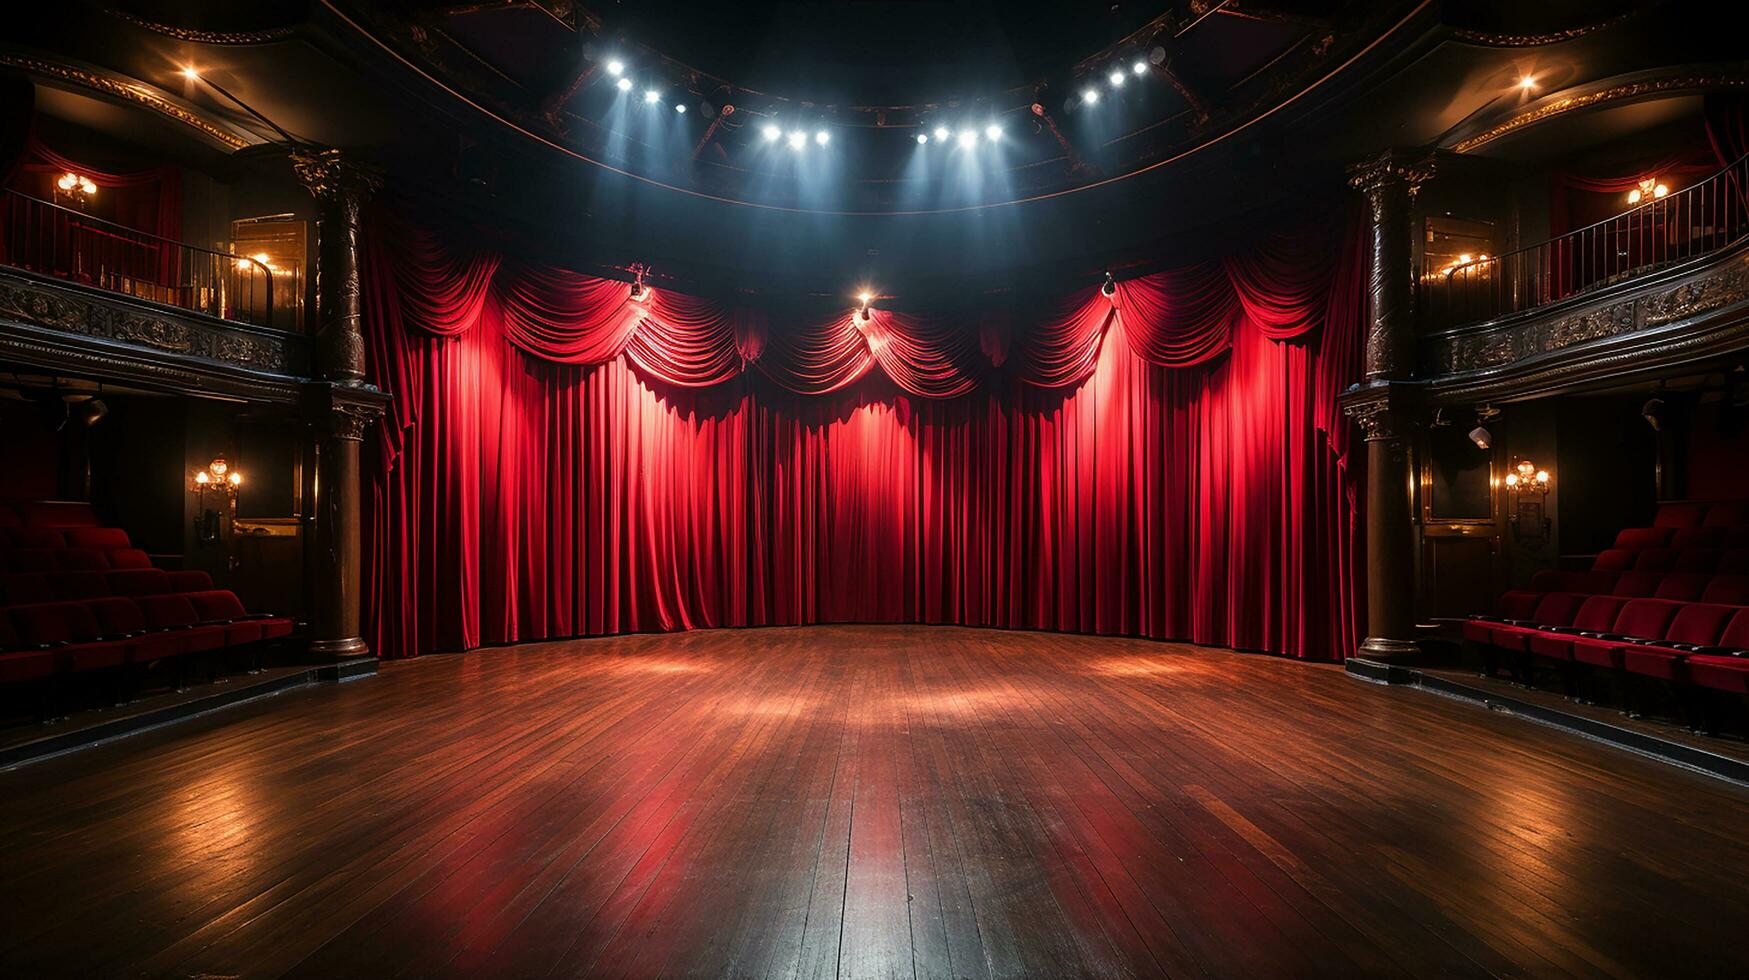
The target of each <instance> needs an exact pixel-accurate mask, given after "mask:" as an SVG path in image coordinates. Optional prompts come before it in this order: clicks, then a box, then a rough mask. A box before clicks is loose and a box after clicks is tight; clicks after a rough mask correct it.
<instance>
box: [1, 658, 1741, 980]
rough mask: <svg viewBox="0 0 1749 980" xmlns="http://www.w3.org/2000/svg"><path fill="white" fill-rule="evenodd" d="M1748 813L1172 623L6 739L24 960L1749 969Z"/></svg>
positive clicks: (469, 671) (500, 969) (705, 971)
mask: <svg viewBox="0 0 1749 980" xmlns="http://www.w3.org/2000/svg"><path fill="white" fill-rule="evenodd" d="M1746 803H1749V793H1745V792H1744V791H1743V790H1741V789H1740V788H1738V787H1734V786H1731V785H1729V784H1726V783H1722V782H1719V781H1716V780H1709V779H1706V778H1704V777H1700V776H1698V775H1694V774H1691V773H1687V772H1683V771H1681V770H1677V769H1674V768H1671V767H1667V766H1662V765H1659V764H1656V763H1653V762H1650V761H1647V760H1644V759H1640V758H1637V757H1634V756H1632V755H1628V754H1626V753H1622V752H1619V751H1615V750H1612V749H1610V748H1607V747H1604V746H1600V745H1597V744H1594V743H1589V742H1586V741H1583V740H1580V739H1575V738H1572V737H1570V736H1567V735H1563V734H1561V733H1559V732H1554V731H1551V730H1547V729H1543V728H1539V727H1536V726H1532V725H1527V724H1524V723H1522V722H1519V721H1516V720H1514V719H1510V718H1503V717H1500V716H1498V715H1495V714H1491V713H1489V712H1485V711H1479V710H1477V709H1475V708H1474V707H1472V706H1469V705H1466V704H1462V703H1459V702H1455V701H1447V700H1445V699H1440V698H1435V697H1429V696H1427V695H1425V694H1422V693H1419V692H1413V691H1405V690H1397V689H1388V688H1380V687H1375V686H1372V685H1363V684H1359V683H1356V682H1355V681H1353V680H1352V679H1349V678H1347V677H1345V676H1343V675H1342V674H1341V672H1340V671H1338V670H1336V669H1333V668H1328V667H1322V666H1314V665H1305V664H1295V663H1290V662H1285V661H1281V660H1276V659H1271V658H1265V657H1257V656H1247V655H1240V654H1233V653H1229V652H1225V651H1219V650H1209V649H1201V648H1194V647H1188V646H1183V645H1177V644H1163V643H1150V642H1142V641H1133V640H1125V639H1113V638H1094V637H1081V636H1063V635H1053V634H1038V633H1017V632H998V631H980V630H963V629H954V628H937V627H874V626H845V627H810V628H801V629H770V630H732V631H704V632H697V633H690V634H681V635H669V636H657V635H651V636H631V637H621V638H614V639H606V640H591V641H571V642H564V643H549V644H535V645H529V646H524V647H513V648H505V649H499V650H487V651H480V652H477V653H474V654H469V655H465V656H442V657H432V658H426V659H424V660H422V661H417V662H411V663H400V664H387V665H385V667H384V670H383V671H382V673H381V675H380V676H378V677H377V678H375V679H372V680H369V681H366V682H362V683H356V684H347V685H342V686H338V687H321V688H312V689H307V690H300V691H295V692H290V693H288V694H285V695H282V696H280V697H277V698H273V699H270V700H266V701H261V702H255V703H250V704H246V705H242V706H239V707H238V708H236V709H234V710H231V711H228V712H225V713H222V714H219V715H213V716H208V717H203V718H200V719H195V720H193V721H191V722H189V723H187V724H183V725H179V726H175V727H172V728H167V729H163V730H159V731H155V732H150V733H146V734H143V735H140V736H137V737H135V738H132V739H129V740H126V741H124V742H118V743H113V744H109V745H103V746H97V747H94V748H91V749H88V750H85V751H81V752H78V753H75V754H72V755H68V756H65V757H61V758H56V759H50V760H45V761H43V762H40V763H36V764H33V765H30V766H27V767H22V768H19V769H14V770H11V771H7V772H0V895H3V896H4V898H3V902H4V904H3V907H0V926H3V927H4V928H3V930H0V975H4V976H9V977H10V976H20V977H24V976H28V977H55V976H108V975H135V976H192V975H223V976H242V977H250V976H307V977H344V976H360V977H363V976H369V977H385V976H409V977H411V976H420V977H424V976H439V977H441V976H456V977H462V976H466V977H490V976H500V977H526V976H623V977H646V976H647V977H655V976H696V977H708V976H723V975H728V976H749V977H764V976H774V977H916V978H945V977H972V978H992V977H1022V976H1077V977H1083V976H1084V977H1104V976H1199V975H1202V976H1265V977H1273V976H1311V975H1328V976H1335V975H1342V976H1392V975H1416V976H1429V975H1442V976H1457V977H1475V976H1485V975H1498V976H1538V977H1542V976H1547V977H1567V976H1584V977H1593V976H1596V977H1634V976H1647V975H1658V976H1697V977H1699V976H1720V975H1744V974H1746V973H1749V946H1745V945H1744V944H1743V943H1742V942H1741V936H1742V934H1743V930H1744V926H1745V925H1746V924H1749V889H1745V888H1744V887H1743V881H1744V879H1745V874H1746V872H1749V821H1745V820H1743V819H1742V814H1743V813H1744V812H1745V811H1746V809H1749V808H1746V806H1745V804H1746Z"/></svg>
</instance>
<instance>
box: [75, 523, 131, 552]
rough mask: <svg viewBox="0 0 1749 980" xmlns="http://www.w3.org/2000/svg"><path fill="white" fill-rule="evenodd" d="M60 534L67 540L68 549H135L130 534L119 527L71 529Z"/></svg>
mask: <svg viewBox="0 0 1749 980" xmlns="http://www.w3.org/2000/svg"><path fill="white" fill-rule="evenodd" d="M60 534H61V536H62V537H63V538H65V539H66V541H67V545H68V547H72V548H102V549H103V550H105V551H113V550H115V549H116V548H131V547H133V543H132V542H130V541H129V540H128V533H127V532H126V531H124V530H122V529H121V528H119V527H70V528H67V529H65V530H63V531H61V532H60Z"/></svg>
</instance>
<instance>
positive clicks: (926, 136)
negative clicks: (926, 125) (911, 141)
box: [917, 133, 929, 146]
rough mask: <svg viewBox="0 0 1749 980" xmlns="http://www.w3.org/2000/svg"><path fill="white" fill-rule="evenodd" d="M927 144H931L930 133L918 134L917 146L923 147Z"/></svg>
mask: <svg viewBox="0 0 1749 980" xmlns="http://www.w3.org/2000/svg"><path fill="white" fill-rule="evenodd" d="M927 142H929V134H928V133H918V134H917V145H918V146H922V145H923V144H925V143H927Z"/></svg>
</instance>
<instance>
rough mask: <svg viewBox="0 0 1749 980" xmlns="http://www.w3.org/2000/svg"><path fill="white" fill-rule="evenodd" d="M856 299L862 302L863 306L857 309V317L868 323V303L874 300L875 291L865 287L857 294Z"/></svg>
mask: <svg viewBox="0 0 1749 980" xmlns="http://www.w3.org/2000/svg"><path fill="white" fill-rule="evenodd" d="M856 299H857V302H859V303H861V304H862V306H861V308H859V309H858V310H857V311H856V317H857V319H859V320H862V321H863V322H864V323H866V322H868V318H869V313H868V304H869V303H870V302H872V301H873V300H874V293H873V292H872V291H870V290H868V289H864V290H863V291H862V292H860V293H857V294H856Z"/></svg>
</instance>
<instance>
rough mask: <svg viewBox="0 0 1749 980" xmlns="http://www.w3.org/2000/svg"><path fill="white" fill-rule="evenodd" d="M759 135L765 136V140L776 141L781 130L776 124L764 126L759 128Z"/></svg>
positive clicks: (781, 132) (781, 133)
mask: <svg viewBox="0 0 1749 980" xmlns="http://www.w3.org/2000/svg"><path fill="white" fill-rule="evenodd" d="M759 135H761V136H763V137H765V142H767V143H775V142H777V138H778V137H779V136H782V135H783V130H781V129H778V128H777V127H776V126H765V127H763V128H761V129H760V130H759Z"/></svg>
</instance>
